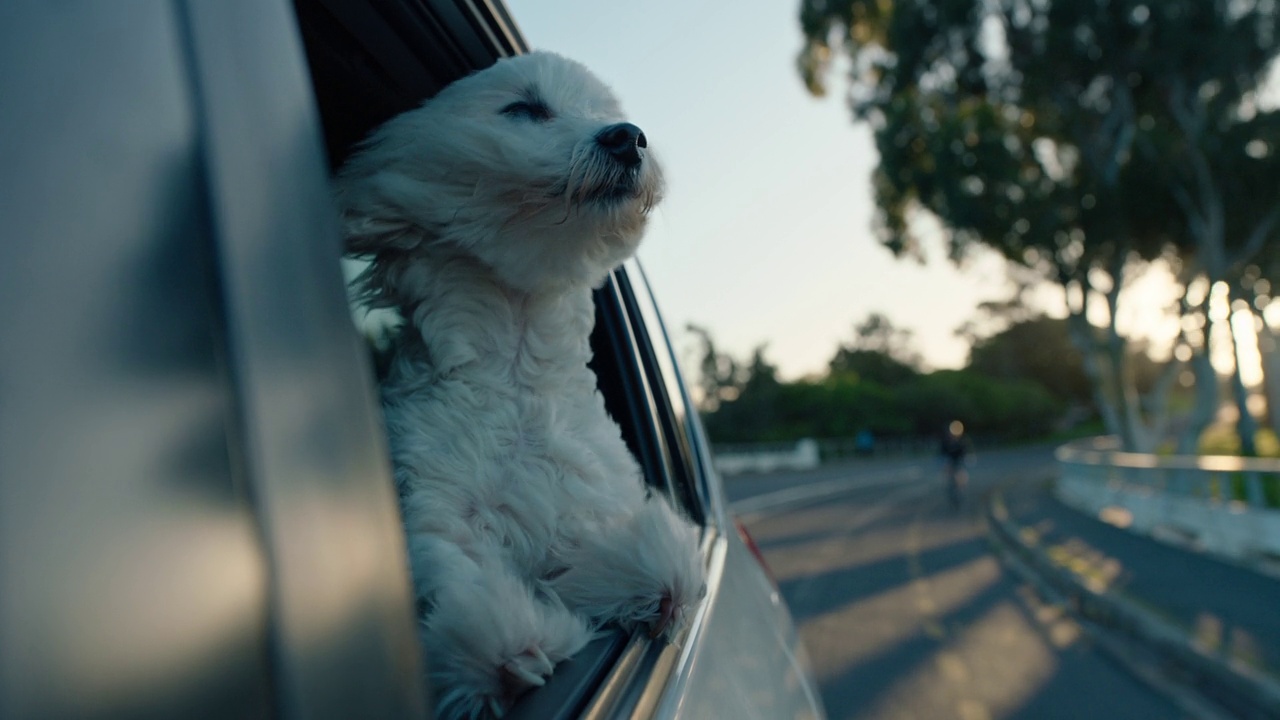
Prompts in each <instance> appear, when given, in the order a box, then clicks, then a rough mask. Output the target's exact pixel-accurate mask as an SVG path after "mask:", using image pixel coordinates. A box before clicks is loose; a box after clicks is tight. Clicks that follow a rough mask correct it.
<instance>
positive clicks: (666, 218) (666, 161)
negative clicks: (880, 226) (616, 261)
mask: <svg viewBox="0 0 1280 720" xmlns="http://www.w3.org/2000/svg"><path fill="white" fill-rule="evenodd" d="M507 5H508V7H509V8H510V9H511V12H512V14H513V16H514V17H515V20H516V23H517V24H518V25H519V26H520V29H521V30H522V31H523V33H524V35H525V37H526V39H527V40H528V41H529V43H530V44H531V45H532V46H533V47H535V48H537V49H541V50H551V51H554V52H558V53H560V54H562V55H566V56H568V57H571V58H574V59H576V60H579V61H581V62H583V63H585V64H586V65H587V66H588V67H590V68H591V69H592V70H593V71H594V72H595V73H596V74H597V75H598V76H600V77H601V78H602V79H603V80H604V81H605V82H607V83H608V84H609V85H610V86H612V87H613V89H614V91H615V92H616V94H617V95H618V96H619V98H620V99H621V101H622V105H623V107H624V109H625V110H626V112H627V113H628V115H629V119H630V120H631V121H632V122H634V123H635V124H637V125H639V126H640V127H641V128H642V129H643V130H644V133H645V135H646V137H647V138H648V140H649V146H650V148H651V149H652V150H653V151H654V152H655V153H656V155H657V157H658V158H659V160H660V161H661V162H662V164H663V167H664V170H665V173H666V177H667V180H668V189H667V196H666V199H665V200H664V201H663V204H662V205H660V206H659V208H658V210H657V211H656V212H655V214H654V215H653V216H652V218H651V220H650V223H649V230H648V234H647V235H646V237H645V240H644V243H643V245H642V246H641V250H640V253H639V255H640V261H641V264H642V265H643V266H644V269H645V272H646V274H647V275H648V277H649V280H650V283H651V284H652V286H653V290H654V293H655V295H656V297H657V299H658V303H659V305H660V307H661V310H662V313H663V316H664V318H665V319H666V323H667V327H668V328H669V329H670V330H671V332H672V334H673V335H674V337H673V341H674V342H675V344H676V346H677V349H678V350H679V351H680V352H681V353H682V355H683V357H682V360H684V363H685V366H686V370H693V368H692V367H690V364H691V362H690V361H691V360H692V359H693V357H694V356H693V348H694V343H693V340H692V336H690V335H688V334H687V333H685V332H683V328H684V327H685V326H686V324H688V323H695V324H697V325H700V326H703V327H706V328H707V329H709V330H710V332H711V335H712V337H713V338H714V340H715V342H716V344H717V346H718V347H719V348H720V349H721V350H723V351H727V352H729V353H730V354H732V355H734V356H735V357H738V358H741V359H745V358H747V357H749V355H750V353H751V351H752V349H753V348H755V347H756V346H758V345H760V344H762V343H768V346H767V350H766V354H765V357H766V358H767V359H768V360H769V361H770V362H772V363H773V364H775V365H776V366H777V367H778V369H779V374H780V375H781V377H783V378H784V379H796V378H799V377H802V376H805V375H811V374H818V373H821V372H822V371H823V370H824V369H825V367H826V364H827V361H828V360H830V359H831V356H832V355H833V354H834V353H835V351H836V348H837V347H838V346H839V344H840V343H841V342H842V341H848V340H851V339H852V337H853V327H854V325H855V324H857V323H858V322H860V321H862V320H864V319H865V318H866V317H867V315H868V314H869V313H871V312H880V313H883V314H884V315H886V316H888V317H889V318H890V320H891V321H892V322H893V323H894V324H895V325H896V326H898V327H902V328H906V329H909V330H911V331H913V333H914V342H915V345H916V349H917V350H918V351H919V352H920V353H921V355H922V356H923V359H924V361H925V363H926V365H927V366H928V367H929V368H946V367H959V366H961V365H963V364H964V362H965V360H966V356H967V351H968V347H967V345H966V343H965V342H964V341H963V340H961V339H960V338H958V337H956V335H955V330H956V328H958V327H959V326H960V325H961V324H962V323H964V322H965V321H966V320H968V319H970V318H972V317H973V316H974V313H975V308H976V306H977V304H978V303H979V302H981V301H983V300H986V299H993V298H998V297H1004V296H1005V295H1006V294H1007V289H1006V288H1007V284H1006V281H1005V274H1004V264H1003V261H1001V260H999V259H998V258H997V257H995V256H994V255H993V254H980V255H978V256H977V257H974V258H972V259H970V260H969V261H968V262H967V263H966V267H965V268H964V270H963V271H960V270H957V269H956V268H955V267H954V266H952V265H951V264H950V262H949V261H947V260H946V259H945V258H944V257H942V254H941V252H937V253H934V254H935V255H936V257H934V258H931V259H930V261H929V262H928V263H927V264H925V265H923V266H922V265H920V264H918V263H916V262H914V261H912V260H905V259H904V260H898V259H895V258H894V257H893V256H892V254H891V253H889V251H887V250H885V249H884V248H882V247H881V246H880V245H879V243H878V242H877V241H876V239H875V235H874V233H873V213H874V205H873V200H872V192H871V185H870V177H871V173H872V171H873V170H874V168H875V165H876V154H875V149H874V145H873V143H872V138H871V132H870V130H869V129H868V128H867V127H865V126H861V125H857V124H855V123H854V122H853V119H852V116H851V114H850V112H849V110H848V107H847V105H846V104H845V101H844V87H845V86H844V78H843V77H833V78H832V82H831V83H830V89H831V93H830V95H829V96H828V97H826V98H814V97H813V96H811V95H810V94H809V93H808V91H807V90H806V89H805V87H804V84H803V83H802V82H801V81H800V77H799V74H798V73H797V72H796V70H795V57H796V54H797V52H798V51H799V49H800V45H801V33H800V28H799V22H798V20H797V11H798V7H799V3H798V0H745V1H744V0H739V1H729V0H654V1H652V2H642V3H640V2H626V3H622V2H612V1H609V0H598V1H597V2H586V1H585V0H576V1H570V0H507ZM938 249H939V250H940V249H941V248H940V247H939V248H938Z"/></svg>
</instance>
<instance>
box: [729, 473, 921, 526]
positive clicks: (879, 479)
mask: <svg viewBox="0 0 1280 720" xmlns="http://www.w3.org/2000/svg"><path fill="white" fill-rule="evenodd" d="M921 475H922V473H921V470H920V468H919V467H908V468H903V469H900V470H893V471H890V472H886V473H881V474H877V475H872V476H869V477H868V476H865V475H854V476H849V477H840V478H835V479H833V480H826V481H824V482H818V483H811V484H808V485H800V486H798V487H789V488H784V489H782V490H775V491H773V492H769V493H764V494H763V495H755V496H752V497H749V498H744V499H742V500H739V501H737V502H735V503H733V504H731V505H730V506H729V510H730V511H731V512H733V513H735V514H737V515H739V516H745V515H758V514H760V513H763V512H764V511H766V510H777V509H779V508H781V507H784V506H791V505H802V504H804V503H808V502H813V501H815V500H820V499H825V498H828V497H833V496H836V495H841V494H844V493H847V492H851V491H854V490H864V489H866V488H873V487H880V486H883V485H897V484H900V483H903V482H909V481H911V480H918V479H920V477H921Z"/></svg>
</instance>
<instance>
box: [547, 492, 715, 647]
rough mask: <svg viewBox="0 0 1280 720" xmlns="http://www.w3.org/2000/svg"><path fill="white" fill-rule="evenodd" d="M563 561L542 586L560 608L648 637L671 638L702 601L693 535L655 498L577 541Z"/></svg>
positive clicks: (701, 578) (702, 578) (689, 527)
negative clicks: (561, 604)
mask: <svg viewBox="0 0 1280 720" xmlns="http://www.w3.org/2000/svg"><path fill="white" fill-rule="evenodd" d="M565 559H566V563H565V565H566V566H567V567H568V569H567V570H566V571H565V572H563V573H562V574H560V575H558V576H557V577H555V578H552V579H550V580H549V581H548V582H549V584H550V586H551V588H552V590H553V592H554V593H555V594H556V595H557V596H558V597H560V599H561V600H563V601H564V603H565V604H566V605H568V606H569V607H570V608H572V609H573V610H574V611H576V612H579V613H582V614H583V615H586V616H587V617H590V618H591V619H593V620H595V621H596V622H598V623H601V624H603V623H609V622H616V623H618V624H619V625H621V626H622V627H624V628H626V629H628V630H643V631H646V632H648V633H649V635H650V636H651V637H654V638H657V637H664V638H666V639H668V640H671V639H674V638H675V637H676V635H677V634H679V632H680V631H681V630H682V629H683V628H684V626H685V624H686V623H687V622H688V620H689V619H690V617H691V616H692V612H693V608H694V607H695V606H696V604H697V603H698V601H699V600H701V599H702V597H703V596H704V595H705V594H706V577H705V570H704V568H703V564H702V557H701V554H700V553H699V552H698V532H697V529H696V528H695V527H694V526H693V525H692V524H690V523H689V522H688V521H686V520H684V519H683V518H681V517H680V516H679V515H677V514H676V513H675V511H673V510H672V509H671V507H670V506H669V505H668V504H667V502H666V500H665V499H661V498H653V499H650V500H648V501H646V502H645V503H644V505H642V506H640V507H639V508H637V509H636V511H635V512H633V513H632V514H631V515H629V516H627V517H625V518H621V519H619V520H618V521H617V522H615V523H611V524H610V525H609V526H608V527H603V528H601V529H600V531H599V532H598V533H597V534H594V535H591V536H589V537H583V538H580V539H579V542H578V543H577V546H576V547H575V548H574V549H573V550H571V551H570V552H569V553H567V554H566V558H565Z"/></svg>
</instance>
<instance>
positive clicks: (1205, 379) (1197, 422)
mask: <svg viewBox="0 0 1280 720" xmlns="http://www.w3.org/2000/svg"><path fill="white" fill-rule="evenodd" d="M1210 287H1212V286H1210ZM1209 297H1210V293H1209V292H1206V293H1205V296H1204V301H1203V302H1202V303H1201V304H1200V312H1201V314H1202V316H1203V317H1204V326H1203V327H1202V328H1201V330H1200V332H1201V340H1200V348H1199V349H1198V350H1197V349H1192V353H1191V359H1190V361H1189V363H1188V364H1189V365H1190V366H1191V372H1192V374H1193V375H1194V376H1195V381H1194V382H1195V385H1194V386H1193V387H1194V388H1195V399H1194V402H1193V404H1192V406H1191V412H1190V414H1189V415H1188V416H1187V424H1186V426H1185V427H1183V429H1182V432H1181V433H1180V434H1179V435H1178V454H1179V455H1196V454H1198V453H1199V450H1200V436H1201V435H1203V434H1204V431H1205V428H1207V427H1209V425H1210V424H1211V423H1212V422H1213V418H1214V416H1215V415H1217V413H1218V373H1217V371H1215V370H1214V369H1213V362H1212V361H1211V360H1210V359H1209V338H1210V336H1211V334H1212V332H1213V320H1211V319H1210V318H1209Z"/></svg>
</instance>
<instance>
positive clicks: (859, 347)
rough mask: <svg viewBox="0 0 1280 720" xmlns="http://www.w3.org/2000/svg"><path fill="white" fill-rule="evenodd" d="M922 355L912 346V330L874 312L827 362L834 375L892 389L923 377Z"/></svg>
mask: <svg viewBox="0 0 1280 720" xmlns="http://www.w3.org/2000/svg"><path fill="white" fill-rule="evenodd" d="M919 365H920V355H919V353H917V352H916V351H915V350H914V349H913V348H912V347H911V331H910V330H905V329H902V328H897V327H894V325H893V322H892V321H890V320H889V318H887V317H885V316H884V315H882V314H880V313H874V312H873V313H871V314H870V315H868V316H867V319H866V320H864V321H863V322H862V323H860V324H858V325H856V326H855V327H854V339H853V342H852V343H850V344H845V345H841V346H840V347H839V348H838V349H837V350H836V353H835V355H834V356H833V357H832V358H831V361H830V362H829V363H827V369H828V374H829V375H831V376H852V377H853V378H855V379H857V380H862V381H870V382H875V383H879V384H880V385H883V386H886V387H892V386H894V385H897V384H899V383H902V382H905V381H907V380H910V379H912V378H914V377H916V376H917V375H919V374H920V371H919V370H918V368H919Z"/></svg>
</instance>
